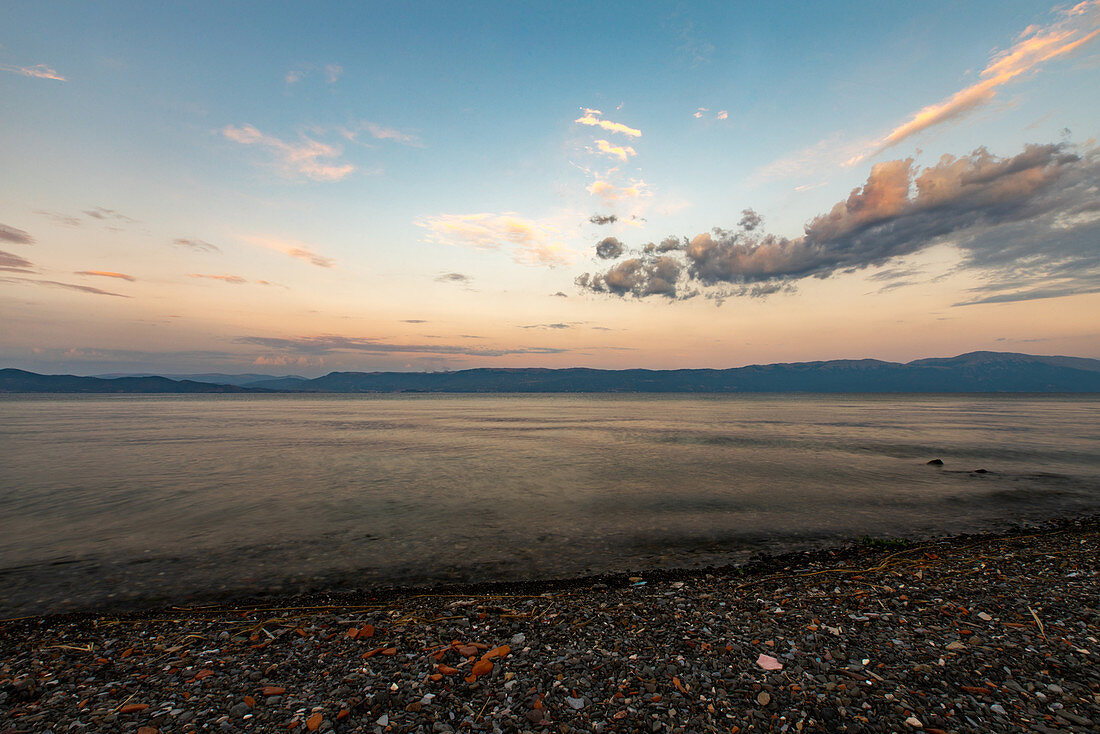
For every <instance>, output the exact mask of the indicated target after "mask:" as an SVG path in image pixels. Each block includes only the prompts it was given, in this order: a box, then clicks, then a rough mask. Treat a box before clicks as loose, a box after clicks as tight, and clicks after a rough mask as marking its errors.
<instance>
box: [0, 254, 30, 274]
mask: <svg viewBox="0 0 1100 734" xmlns="http://www.w3.org/2000/svg"><path fill="white" fill-rule="evenodd" d="M0 270H7V271H9V272H13V273H33V272H34V263H32V262H31V261H30V260H27V259H26V258H22V257H19V256H18V255H13V254H12V253H10V252H4V251H3V250H0Z"/></svg>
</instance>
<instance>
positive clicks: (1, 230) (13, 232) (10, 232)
mask: <svg viewBox="0 0 1100 734" xmlns="http://www.w3.org/2000/svg"><path fill="white" fill-rule="evenodd" d="M0 240H3V241H4V242H14V243H15V244H17V245H31V244H34V237H31V236H30V235H29V234H28V233H26V232H24V231H23V230H21V229H16V228H15V227H9V226H8V225H6V224H0Z"/></svg>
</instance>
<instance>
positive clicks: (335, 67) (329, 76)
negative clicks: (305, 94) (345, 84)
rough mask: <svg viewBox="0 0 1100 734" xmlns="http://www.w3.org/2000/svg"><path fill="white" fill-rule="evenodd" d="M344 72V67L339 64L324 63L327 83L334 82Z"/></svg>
mask: <svg viewBox="0 0 1100 734" xmlns="http://www.w3.org/2000/svg"><path fill="white" fill-rule="evenodd" d="M343 73H344V67H342V66H340V65H339V64H326V65H325V82H326V83H328V84H335V83H336V80H337V79H339V78H340V75H341V74H343Z"/></svg>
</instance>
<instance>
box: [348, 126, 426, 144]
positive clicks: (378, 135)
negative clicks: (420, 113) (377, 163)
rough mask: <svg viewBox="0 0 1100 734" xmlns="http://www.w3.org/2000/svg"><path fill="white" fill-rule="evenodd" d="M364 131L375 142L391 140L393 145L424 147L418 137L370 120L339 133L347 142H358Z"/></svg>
mask: <svg viewBox="0 0 1100 734" xmlns="http://www.w3.org/2000/svg"><path fill="white" fill-rule="evenodd" d="M364 131H365V132H367V133H369V134H370V136H371V137H372V138H374V139H375V140H391V141H393V142H395V143H401V144H402V145H409V146H412V147H413V148H423V147H424V144H423V143H422V142H421V141H420V137H419V136H417V135H416V134H415V133H411V132H408V131H406V130H399V129H397V128H395V127H387V126H385V125H379V124H378V123H375V122H371V121H370V120H360V121H359V122H357V123H355V124H354V125H352V126H351V127H350V128H344V129H342V130H341V131H340V132H341V134H342V135H343V136H344V137H345V138H347V139H348V140H358V139H359V136H360V135H361V134H362V133H363V132H364Z"/></svg>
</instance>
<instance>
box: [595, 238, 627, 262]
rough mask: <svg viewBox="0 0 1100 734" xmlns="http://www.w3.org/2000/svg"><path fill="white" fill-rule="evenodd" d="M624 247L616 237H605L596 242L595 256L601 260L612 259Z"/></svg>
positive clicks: (619, 253) (621, 251)
mask: <svg viewBox="0 0 1100 734" xmlns="http://www.w3.org/2000/svg"><path fill="white" fill-rule="evenodd" d="M625 249H626V248H625V247H623V243H622V242H620V241H619V239H618V238H617V237H605V238H604V239H602V240H600V241H599V242H597V243H596V257H598V258H600V259H601V260H614V259H615V258H617V257H620V256H621V255H622V254H623V251H624V250H625Z"/></svg>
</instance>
